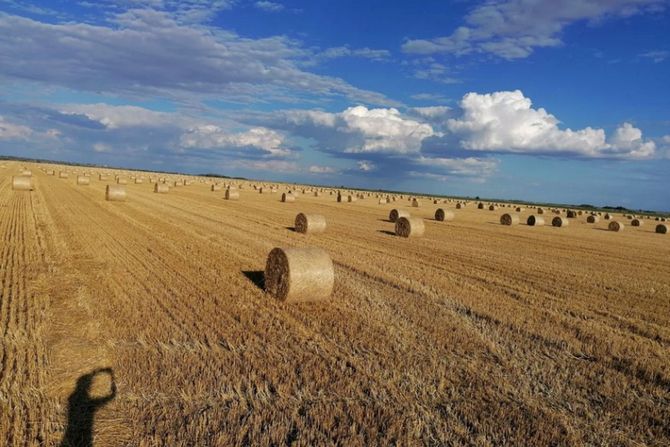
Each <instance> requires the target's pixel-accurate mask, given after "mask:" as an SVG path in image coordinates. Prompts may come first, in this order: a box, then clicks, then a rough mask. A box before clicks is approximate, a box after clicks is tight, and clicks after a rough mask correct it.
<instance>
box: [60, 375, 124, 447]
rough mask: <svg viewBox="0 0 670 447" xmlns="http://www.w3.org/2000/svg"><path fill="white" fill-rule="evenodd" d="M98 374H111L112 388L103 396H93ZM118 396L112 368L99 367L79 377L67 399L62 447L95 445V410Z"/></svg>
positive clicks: (88, 446)
mask: <svg viewBox="0 0 670 447" xmlns="http://www.w3.org/2000/svg"><path fill="white" fill-rule="evenodd" d="M98 374H109V376H110V379H111V383H112V384H111V389H110V392H109V394H107V395H106V396H103V397H92V396H91V386H92V384H93V379H94V378H95V376H97V375H98ZM115 397H116V381H115V379H114V372H113V371H112V368H99V369H95V370H93V371H91V372H90V373H88V374H84V375H83V376H81V377H79V379H77V386H76V388H75V390H74V391H73V392H72V394H70V397H69V398H68V400H67V428H66V429H65V435H64V436H63V440H62V441H61V444H60V447H93V424H94V418H95V412H96V411H98V410H99V409H100V408H102V407H103V406H105V405H106V404H107V403H108V402H110V401H111V400H112V399H114V398H115Z"/></svg>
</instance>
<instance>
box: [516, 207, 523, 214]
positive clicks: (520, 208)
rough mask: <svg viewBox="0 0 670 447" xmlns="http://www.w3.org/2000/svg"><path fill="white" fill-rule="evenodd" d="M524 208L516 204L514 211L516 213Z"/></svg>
mask: <svg viewBox="0 0 670 447" xmlns="http://www.w3.org/2000/svg"><path fill="white" fill-rule="evenodd" d="M524 209H525V208H523V207H521V206H517V207H516V209H515V211H516V212H517V213H521V212H523V211H524Z"/></svg>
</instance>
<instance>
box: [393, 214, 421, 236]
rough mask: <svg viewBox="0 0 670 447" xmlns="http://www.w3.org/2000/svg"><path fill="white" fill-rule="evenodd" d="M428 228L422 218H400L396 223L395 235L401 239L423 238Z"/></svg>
mask: <svg viewBox="0 0 670 447" xmlns="http://www.w3.org/2000/svg"><path fill="white" fill-rule="evenodd" d="M425 230H426V226H425V225H424V223H423V219H422V218H420V217H399V218H398V220H396V222H395V234H396V236H400V237H419V236H423V233H424V231H425Z"/></svg>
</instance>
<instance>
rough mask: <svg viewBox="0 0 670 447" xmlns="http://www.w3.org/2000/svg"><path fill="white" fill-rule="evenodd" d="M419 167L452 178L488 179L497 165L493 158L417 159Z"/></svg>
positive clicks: (497, 162)
mask: <svg viewBox="0 0 670 447" xmlns="http://www.w3.org/2000/svg"><path fill="white" fill-rule="evenodd" d="M417 164H418V165H419V166H424V167H429V168H433V169H435V168H437V169H438V170H442V171H447V172H449V175H452V176H463V177H479V178H482V177H488V176H490V175H491V174H493V173H494V172H495V171H496V169H497V167H498V164H499V161H498V160H496V159H494V158H477V157H466V158H445V157H430V158H428V157H423V156H422V157H419V158H418V159H417Z"/></svg>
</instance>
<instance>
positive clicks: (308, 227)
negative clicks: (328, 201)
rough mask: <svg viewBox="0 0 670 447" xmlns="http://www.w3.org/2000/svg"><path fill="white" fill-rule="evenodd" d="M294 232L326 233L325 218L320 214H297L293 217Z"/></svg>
mask: <svg viewBox="0 0 670 447" xmlns="http://www.w3.org/2000/svg"><path fill="white" fill-rule="evenodd" d="M295 231H297V232H298V233H304V234H307V233H323V232H324V231H326V218H325V216H322V215H321V214H304V213H299V214H298V215H297V216H295Z"/></svg>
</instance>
